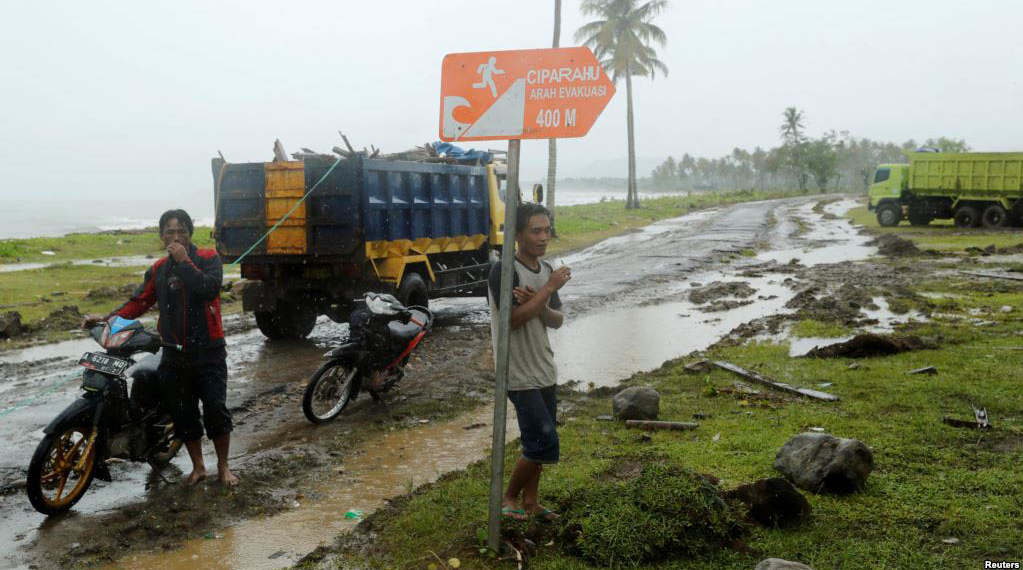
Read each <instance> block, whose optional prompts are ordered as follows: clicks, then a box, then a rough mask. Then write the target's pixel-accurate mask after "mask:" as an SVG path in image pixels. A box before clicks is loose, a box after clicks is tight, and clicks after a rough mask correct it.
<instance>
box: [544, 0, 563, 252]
mask: <svg viewBox="0 0 1023 570" xmlns="http://www.w3.org/2000/svg"><path fill="white" fill-rule="evenodd" d="M560 44H561V0H554V42H553V43H552V44H551V47H558V46H559V45H560ZM557 178H558V139H547V209H548V210H549V211H550V213H551V237H558V229H557V226H556V225H555V224H554V190H555V186H556V185H557Z"/></svg>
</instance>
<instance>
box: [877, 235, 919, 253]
mask: <svg viewBox="0 0 1023 570" xmlns="http://www.w3.org/2000/svg"><path fill="white" fill-rule="evenodd" d="M867 245H876V246H877V251H878V253H880V254H881V255H886V256H888V257H904V256H909V255H920V254H921V251H920V249H919V248H917V247H916V244H915V243H913V242H912V241H910V240H908V239H905V238H901V237H899V236H897V235H895V234H884V235H882V236H879V237H876V238H874V239H872V240H870V241H869V242H867Z"/></svg>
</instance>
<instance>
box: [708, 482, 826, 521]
mask: <svg viewBox="0 0 1023 570" xmlns="http://www.w3.org/2000/svg"><path fill="white" fill-rule="evenodd" d="M725 497H726V498H728V499H735V500H738V501H740V502H741V503H743V504H744V505H745V506H746V509H747V511H748V513H747V515H748V516H749V518H751V519H753V520H755V521H756V522H758V523H760V524H761V525H763V526H766V527H768V528H785V527H790V526H794V525H796V524H799V523H800V522H802V521H803V520H805V519H806V518H807V517H809V516H810V503H809V502H808V501H807V500H806V497H804V496H803V495H802V494H800V492H799V491H797V490H796V489H795V487H793V486H792V484H791V483H789V482H788V481H786V480H785V479H783V478H782V477H771V478H770V479H759V480H757V481H754V482H752V483H748V484H746V485H741V486H739V487H736V488H735V489H733V490H731V491H728V492H727V493H725Z"/></svg>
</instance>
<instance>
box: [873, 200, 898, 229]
mask: <svg viewBox="0 0 1023 570" xmlns="http://www.w3.org/2000/svg"><path fill="white" fill-rule="evenodd" d="M901 221H902V207H901V206H899V205H898V204H896V203H894V202H885V203H883V204H881V205H880V206H878V207H877V223H878V224H880V225H881V226H882V227H886V228H891V227H895V226H897V225H899V222H901Z"/></svg>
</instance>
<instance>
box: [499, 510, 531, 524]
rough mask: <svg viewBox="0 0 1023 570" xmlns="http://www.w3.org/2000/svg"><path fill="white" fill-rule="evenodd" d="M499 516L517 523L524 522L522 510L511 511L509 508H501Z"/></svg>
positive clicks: (524, 517)
mask: <svg viewBox="0 0 1023 570" xmlns="http://www.w3.org/2000/svg"><path fill="white" fill-rule="evenodd" d="M501 516H502V517H507V518H509V519H515V520H517V521H523V520H526V511H524V510H522V509H513V508H511V507H501Z"/></svg>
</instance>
